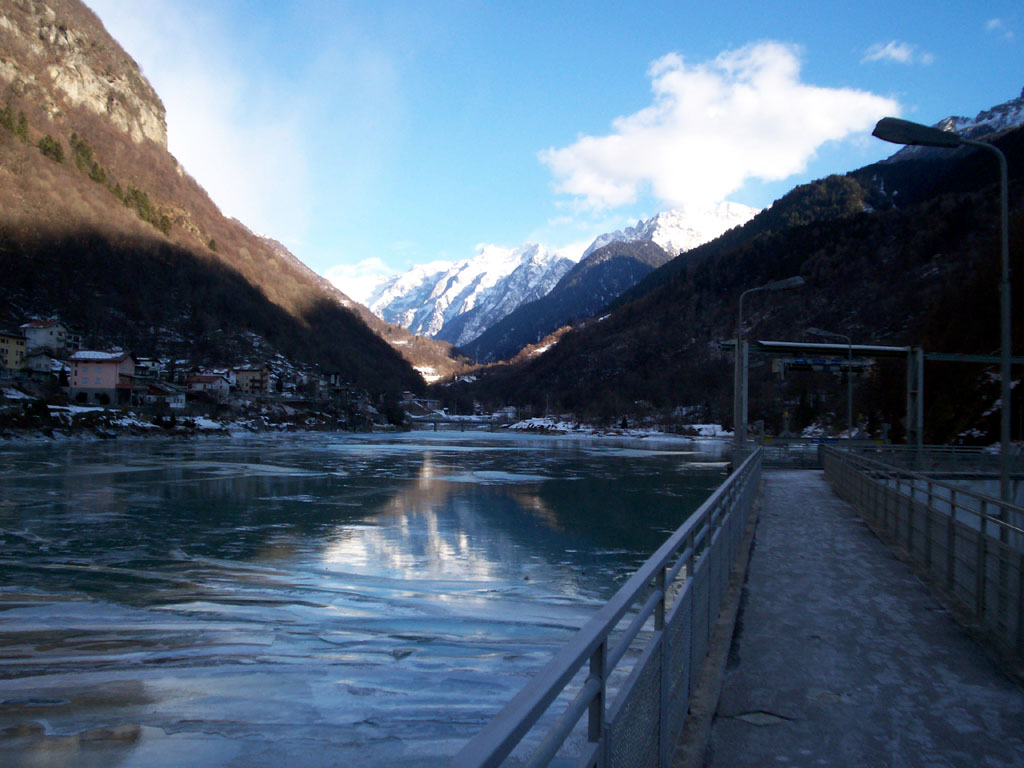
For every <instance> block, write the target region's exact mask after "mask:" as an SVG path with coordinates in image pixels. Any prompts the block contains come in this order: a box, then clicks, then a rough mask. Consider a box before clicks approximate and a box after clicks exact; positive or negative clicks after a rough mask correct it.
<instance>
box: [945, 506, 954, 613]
mask: <svg viewBox="0 0 1024 768" xmlns="http://www.w3.org/2000/svg"><path fill="white" fill-rule="evenodd" d="M946 589H948V590H949V591H950V592H951V593H954V594H955V593H956V488H951V489H950V491H949V519H948V520H947V522H946Z"/></svg>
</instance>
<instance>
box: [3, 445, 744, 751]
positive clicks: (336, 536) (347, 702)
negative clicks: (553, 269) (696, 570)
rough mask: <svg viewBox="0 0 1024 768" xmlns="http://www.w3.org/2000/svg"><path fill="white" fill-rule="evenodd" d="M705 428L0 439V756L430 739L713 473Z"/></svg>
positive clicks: (475, 714) (439, 737)
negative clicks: (701, 436)
mask: <svg viewBox="0 0 1024 768" xmlns="http://www.w3.org/2000/svg"><path fill="white" fill-rule="evenodd" d="M719 446H720V444H715V443H712V442H704V443H696V444H695V443H687V442H684V441H680V440H660V441H658V440H651V439H647V440H619V441H616V440H612V439H608V438H603V439H588V438H574V437H548V436H524V435H474V434H456V433H443V432H442V433H427V432H413V433H408V434H403V435H396V436H380V435H339V434H326V435H325V434H312V435H302V436H282V437H266V438H255V437H253V438H244V439H239V440H232V439H227V438H223V439H221V438H217V439H206V440H201V441H197V442H169V441H168V442H164V441H159V440H141V441H110V442H96V443H86V442H75V443H65V444H60V445H22V446H19V445H5V446H0V476H2V487H0V544H2V551H0V756H2V757H0V763H2V764H3V765H5V766H6V765H16V766H35V765H40V766H42V765H46V766H60V765H68V766H72V765H73V766H79V765H87V766H114V765H117V766H167V765H189V766H229V765H230V766H274V768H282V766H286V765H303V766H320V765H324V766H326V765H350V764H357V763H358V764H359V765H361V766H375V765H382V766H383V765H388V766H390V765H424V764H427V765H430V764H443V763H444V762H445V760H446V759H447V758H448V757H449V756H450V755H452V754H454V752H456V751H457V750H458V748H459V747H460V746H461V745H462V744H463V743H464V742H465V741H466V740H467V739H468V738H469V737H470V736H472V735H473V734H474V733H476V732H477V731H478V730H479V728H480V727H481V726H482V725H483V723H485V722H486V721H487V720H488V719H489V718H490V717H491V716H492V715H493V714H494V713H495V712H496V711H497V710H498V709H500V707H501V706H502V705H503V704H505V703H506V702H507V701H508V700H509V699H510V698H511V697H512V696H513V695H514V694H515V692H516V691H517V690H518V689H519V688H520V687H521V686H522V685H523V684H524V682H525V681H526V680H527V679H528V677H529V676H530V675H532V674H533V673H534V672H535V671H536V670H538V669H539V668H540V667H541V666H543V664H544V663H545V662H546V661H547V660H548V659H549V658H550V656H551V655H552V654H553V652H554V651H555V650H556V649H557V648H558V647H559V646H560V645H561V644H562V643H564V642H565V641H566V639H567V638H568V637H569V636H570V635H571V634H572V632H573V631H575V630H576V629H577V628H578V627H579V626H581V625H582V624H583V622H584V621H585V620H586V619H587V618H588V617H589V616H590V615H591V614H592V613H593V611H594V610H595V609H596V608H597V607H598V606H599V605H600V604H601V603H602V602H603V601H604V600H606V599H607V598H608V597H609V596H610V595H611V594H613V593H614V591H615V590H616V589H617V588H618V586H619V585H620V584H621V583H622V582H623V581H624V580H625V578H626V577H627V576H628V575H629V574H630V573H631V572H632V571H633V570H634V569H635V568H636V567H637V566H638V565H639V564H640V563H642V562H643V561H644V559H646V557H647V556H648V555H649V554H650V553H651V552H653V551H654V550H655V549H656V548H657V547H658V545H659V544H660V543H661V542H662V541H663V540H664V539H665V538H666V536H667V534H668V533H669V532H670V531H672V530H674V529H675V528H677V527H678V526H679V525H680V524H681V523H682V522H683V521H684V520H685V518H686V516H687V515H688V514H689V513H690V512H692V511H693V510H694V509H696V508H697V507H698V506H699V505H700V503H701V502H702V501H703V500H704V499H705V498H706V497H707V496H708V494H709V493H710V492H711V491H712V490H714V488H716V487H717V486H718V484H719V483H720V482H721V481H722V479H723V478H724V471H723V469H722V467H721V465H720V462H721V455H720V453H719V451H720V447H719Z"/></svg>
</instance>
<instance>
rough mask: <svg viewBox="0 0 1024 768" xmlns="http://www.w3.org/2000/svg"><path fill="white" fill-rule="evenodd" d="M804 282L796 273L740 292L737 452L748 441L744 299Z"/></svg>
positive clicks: (735, 408) (734, 416)
mask: <svg viewBox="0 0 1024 768" xmlns="http://www.w3.org/2000/svg"><path fill="white" fill-rule="evenodd" d="M803 284H804V279H803V278H802V277H800V275H794V276H793V277H787V278H786V279H785V280H775V281H774V282H771V283H765V284H764V285H759V286H757V287H756V288H748V289H747V290H745V291H743V293H741V294H740V302H739V314H738V315H737V319H736V356H735V360H734V363H735V370H734V379H733V403H732V421H733V445H734V446H735V448H736V451H737V453H738V452H739V451H740V450H742V449H743V447H744V446H745V445H746V442H747V341H746V338H745V337H744V335H743V299H744V298H746V296H747V294H748V293H754V292H755V291H784V290H786V289H787V288H799V287H800V286H801V285H803Z"/></svg>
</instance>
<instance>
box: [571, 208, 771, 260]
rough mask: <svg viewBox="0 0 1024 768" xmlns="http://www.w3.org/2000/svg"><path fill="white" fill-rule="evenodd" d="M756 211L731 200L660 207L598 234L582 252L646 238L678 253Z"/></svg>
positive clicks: (701, 242)
mask: <svg viewBox="0 0 1024 768" xmlns="http://www.w3.org/2000/svg"><path fill="white" fill-rule="evenodd" d="M757 213H758V209H757V208H751V207H749V206H746V205H742V204H740V203H731V202H724V203H718V204H715V205H707V206H688V207H685V208H677V209H675V210H671V211H664V212H662V213H659V214H658V215H656V216H652V217H651V218H650V219H647V220H646V221H643V220H641V221H638V222H637V223H636V226H634V227H626V228H625V229H622V230H617V231H615V232H609V233H607V234H604V235H601V236H600V237H598V238H597V239H595V240H594V242H593V243H591V245H590V247H589V248H587V250H585V251H584V252H583V257H584V258H586V257H587V256H589V255H590V254H591V253H593V252H594V251H596V250H597V249H598V248H603V247H604V246H606V245H608V244H609V243H615V242H623V243H632V242H636V241H639V240H650V241H651V242H653V243H655V244H656V245H659V246H661V247H662V248H664V249H665V250H666V251H667V252H668V253H670V254H672V255H673V256H678V255H679V254H680V253H683V252H685V251H688V250H690V249H691V248H696V247H697V246H698V245H703V244H704V243H707V242H710V241H711V240H714V239H715V238H716V237H718V236H719V235H721V234H722V233H723V232H726V231H728V230H730V229H732V228H733V227H737V226H741V225H743V224H746V223H747V222H748V221H750V220H751V219H752V218H754V216H756V215H757Z"/></svg>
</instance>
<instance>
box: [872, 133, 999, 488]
mask: <svg viewBox="0 0 1024 768" xmlns="http://www.w3.org/2000/svg"><path fill="white" fill-rule="evenodd" d="M871 135H872V136H875V137H877V138H879V139H882V140H883V141H890V142H892V143H893V144H910V145H915V146H922V147H944V148H947V149H954V148H956V147H960V146H964V145H966V146H970V147H981V148H983V149H987V150H988V151H990V152H992V153H994V154H995V156H996V160H997V161H998V163H999V184H1000V201H999V208H1000V219H1001V225H1000V226H1001V230H1002V231H1001V240H1002V259H1003V270H1002V278H1001V280H1000V296H1001V301H1000V311H1001V314H1000V329H1001V338H1000V356H999V376H1000V379H1001V380H1002V381H1001V382H1000V384H1001V387H1000V400H1001V408H1000V423H999V497H1000V499H1001V500H1002V501H1004V502H1009V501H1012V499H1011V491H1012V489H1011V487H1010V227H1009V213H1008V209H1009V202H1008V198H1009V195H1008V193H1007V170H1006V155H1004V154H1003V153H1002V151H1001V150H1000V149H999V148H998V147H996V146H993V145H992V144H986V143H985V142H983V141H973V140H972V139H964V138H961V137H960V136H958V135H957V134H955V133H952V132H951V131H943V130H940V129H939V128H932V127H929V126H927V125H920V124H919V123H912V122H910V121H909V120H900V119H899V118H897V117H883V118H882V119H881V120H879V121H878V124H877V125H875V130H873V131H872V132H871Z"/></svg>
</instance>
